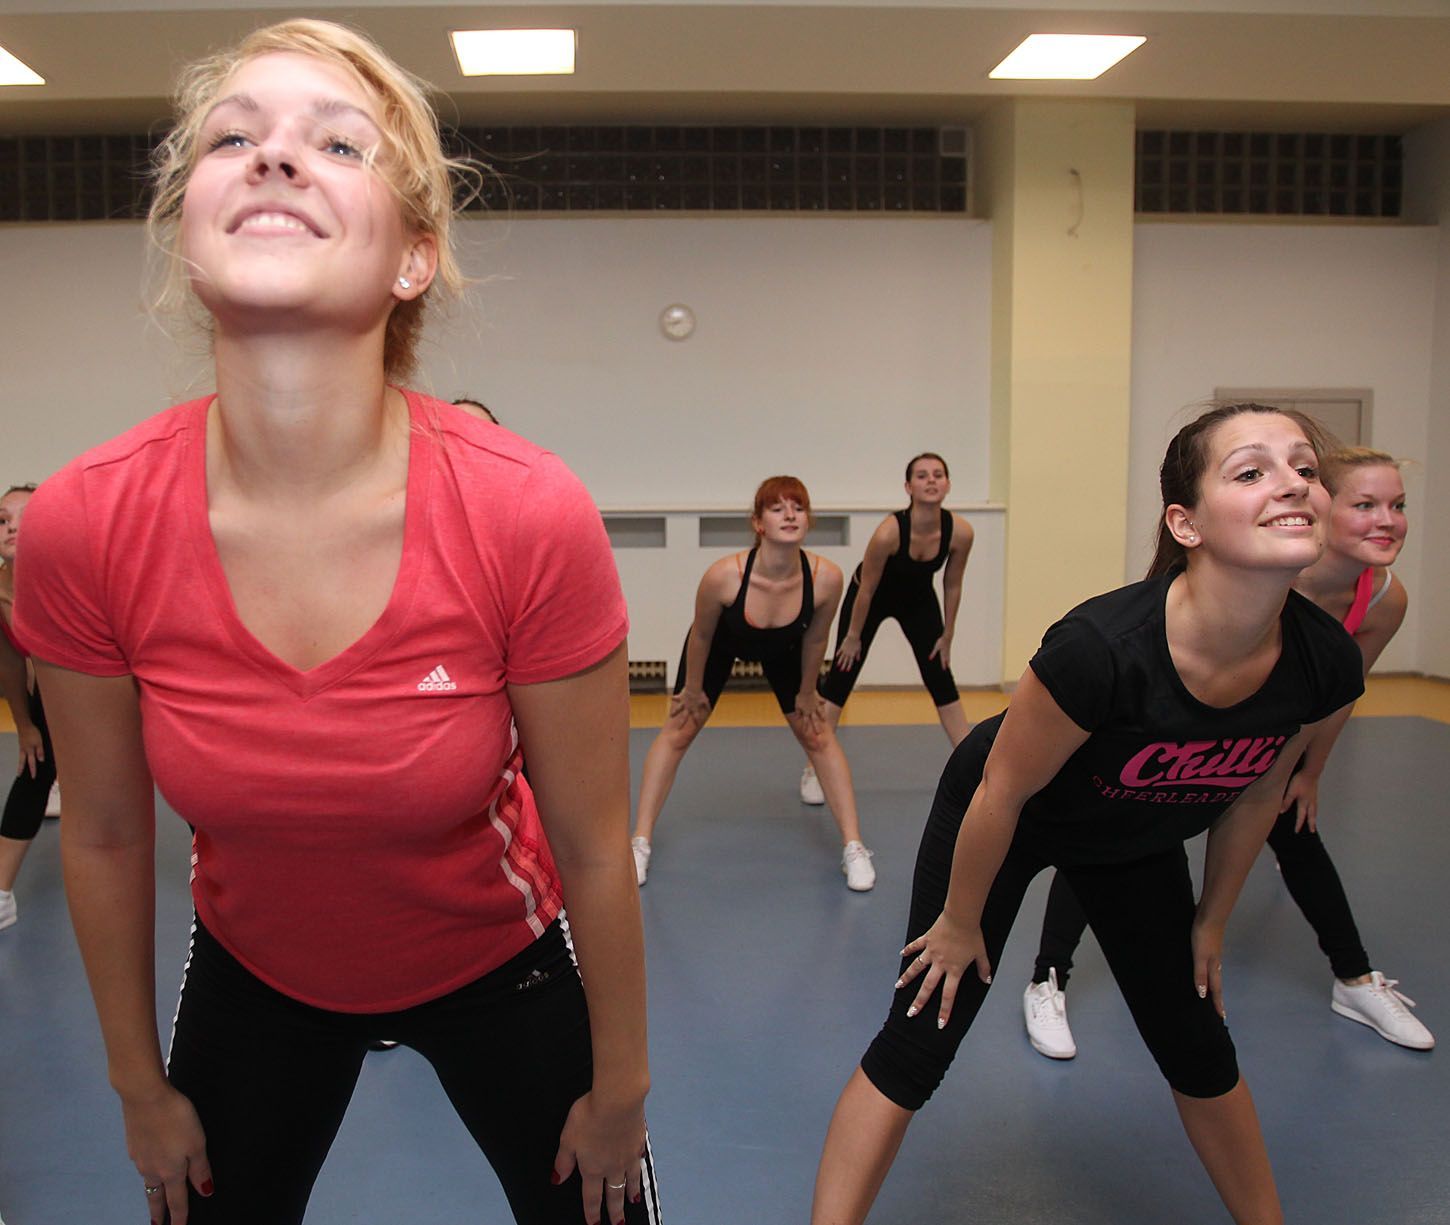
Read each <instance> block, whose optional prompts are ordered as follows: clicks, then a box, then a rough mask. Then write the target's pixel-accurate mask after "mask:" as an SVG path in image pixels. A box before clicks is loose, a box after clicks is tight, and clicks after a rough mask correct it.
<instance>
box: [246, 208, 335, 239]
mask: <svg viewBox="0 0 1450 1225" xmlns="http://www.w3.org/2000/svg"><path fill="white" fill-rule="evenodd" d="M232 233H233V234H302V235H306V236H307V237H320V235H318V233H317V231H316V230H315V229H313V228H312V226H310V225H308V224H307V222H305V221H303V220H302V218H301V217H298V216H296V215H294V214H292V213H283V212H270V211H268V212H258V213H248V214H247V215H246V216H245V217H243V218H242V219H241V220H240V221H238V222H237V223H236V225H234V226H233V227H232Z"/></svg>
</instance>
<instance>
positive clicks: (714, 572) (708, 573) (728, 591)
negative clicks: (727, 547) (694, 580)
mask: <svg viewBox="0 0 1450 1225" xmlns="http://www.w3.org/2000/svg"><path fill="white" fill-rule="evenodd" d="M745 556H746V555H745V553H743V552H742V553H728V554H726V555H725V556H724V557H719V558H716V559H715V560H714V561H712V562H711V563H710V564H709V565H708V566H707V567H706V568H705V573H704V575H703V576H702V577H701V579H700V590H701V592H708V593H709V594H711V595H713V596H716V597H717V598H718V599H719V600H720V602H721V603H722V604H728V603H730V601H731V600H733V599H734V598H735V594H736V592H738V591H739V590H740V576H741V574H742V573H743V572H744V568H745Z"/></svg>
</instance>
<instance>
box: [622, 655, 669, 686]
mask: <svg viewBox="0 0 1450 1225" xmlns="http://www.w3.org/2000/svg"><path fill="white" fill-rule="evenodd" d="M668 686H669V664H667V663H666V662H665V661H664V660H663V659H631V660H630V661H629V691H630V693H663V692H664V690H665V689H666V688H668Z"/></svg>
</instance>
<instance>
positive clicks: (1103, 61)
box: [987, 34, 1148, 81]
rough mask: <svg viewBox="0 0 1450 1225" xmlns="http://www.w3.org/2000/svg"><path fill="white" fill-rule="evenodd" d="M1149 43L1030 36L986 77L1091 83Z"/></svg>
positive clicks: (1127, 38) (1134, 37) (1131, 37)
mask: <svg viewBox="0 0 1450 1225" xmlns="http://www.w3.org/2000/svg"><path fill="white" fill-rule="evenodd" d="M1147 41H1148V40H1147V39H1146V38H1144V37H1142V36H1141V35H1138V34H1123V35H1119V34H1029V35H1028V36H1027V37H1026V38H1024V39H1023V40H1022V42H1021V43H1019V44H1018V47H1017V49H1016V50H1015V51H1013V52H1012V54H1011V55H1009V56H1008V57H1007V58H1006V59H1005V60H1003V61H1002V62H1001V63H1000V64H998V65H997V66H996V67H995V68H993V69H992V71H991V72H989V73H988V74H987V75H988V76H990V77H993V78H996V79H998V80H1000V79H1003V78H1006V79H1008V80H1015V81H1027V80H1032V81H1091V80H1093V79H1094V78H1096V77H1100V76H1102V75H1103V73H1105V72H1107V70H1108V69H1109V68H1111V67H1112V66H1113V65H1114V64H1116V63H1117V62H1118V61H1119V60H1120V59H1122V58H1123V57H1124V56H1126V55H1128V54H1129V53H1130V52H1132V51H1136V50H1137V49H1138V48H1139V47H1141V46H1142V45H1143V44H1144V43H1145V42H1147Z"/></svg>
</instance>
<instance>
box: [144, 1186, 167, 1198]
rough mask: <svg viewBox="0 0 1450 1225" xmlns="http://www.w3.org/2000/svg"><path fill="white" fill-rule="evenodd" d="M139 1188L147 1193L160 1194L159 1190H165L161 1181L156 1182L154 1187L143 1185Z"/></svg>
mask: <svg viewBox="0 0 1450 1225" xmlns="http://www.w3.org/2000/svg"><path fill="white" fill-rule="evenodd" d="M141 1190H143V1191H145V1192H146V1194H147V1195H160V1194H161V1192H163V1191H164V1190H166V1187H165V1185H164V1184H162V1183H157V1184H156V1185H155V1186H154V1187H146V1186H143V1187H142V1188H141Z"/></svg>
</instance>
